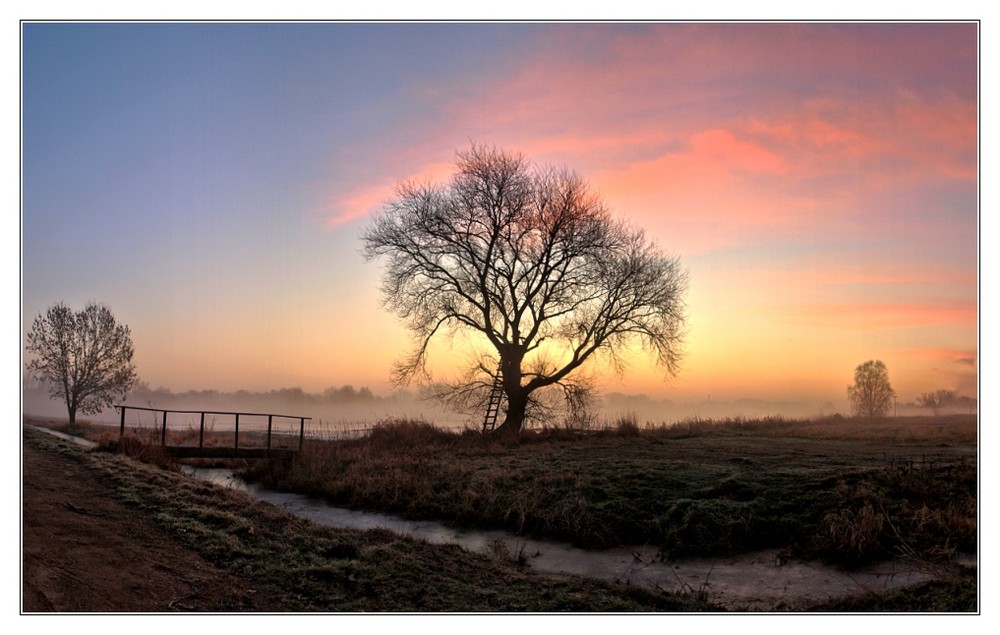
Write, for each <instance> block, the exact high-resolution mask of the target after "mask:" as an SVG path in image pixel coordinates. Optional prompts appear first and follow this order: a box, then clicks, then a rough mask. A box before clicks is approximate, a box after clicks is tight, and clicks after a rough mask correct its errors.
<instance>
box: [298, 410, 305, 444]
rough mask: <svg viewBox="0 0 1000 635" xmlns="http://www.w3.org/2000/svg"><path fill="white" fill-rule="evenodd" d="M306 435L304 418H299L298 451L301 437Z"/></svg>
mask: <svg viewBox="0 0 1000 635" xmlns="http://www.w3.org/2000/svg"><path fill="white" fill-rule="evenodd" d="M305 436H306V418H305V417H300V418H299V452H301V451H302V439H304V438H305Z"/></svg>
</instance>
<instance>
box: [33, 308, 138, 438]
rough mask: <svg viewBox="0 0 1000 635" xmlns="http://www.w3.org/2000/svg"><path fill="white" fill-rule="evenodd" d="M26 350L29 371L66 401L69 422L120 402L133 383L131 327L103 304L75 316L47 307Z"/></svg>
mask: <svg viewBox="0 0 1000 635" xmlns="http://www.w3.org/2000/svg"><path fill="white" fill-rule="evenodd" d="M26 348H27V351H28V353H31V354H33V355H34V359H32V360H31V361H30V362H29V363H28V367H27V368H28V371H29V372H30V373H31V374H32V375H33V376H34V377H35V378H36V379H38V380H41V381H44V382H45V383H46V384H47V385H48V386H49V394H50V396H51V397H53V398H55V399H62V400H63V401H65V402H66V409H67V411H68V413H69V422H70V423H76V414H77V412H79V413H81V414H96V413H98V412H100V411H101V410H103V409H104V408H107V407H109V406H111V405H112V404H113V403H114V400H115V398H116V397H118V398H124V397H125V395H126V394H127V393H128V391H129V390H130V389H131V388H132V386H134V385H135V383H136V380H137V376H136V373H135V366H134V365H133V364H132V354H133V347H132V336H131V333H130V331H129V328H128V327H127V326H125V325H123V324H118V323H117V322H116V321H115V316H114V315H112V313H111V309H109V308H108V307H107V306H105V305H103V304H96V303H93V302H91V303H89V304H87V306H85V307H84V308H83V310H81V311H77V312H74V311H73V310H72V309H70V308H69V307H68V306H66V305H65V304H63V303H61V302H60V303H58V304H55V305H53V306H51V307H49V309H48V310H47V311H46V312H45V313H44V314H41V315H39V316H38V317H36V318H35V321H34V323H33V324H32V325H31V330H30V331H29V332H28V335H27V338H26Z"/></svg>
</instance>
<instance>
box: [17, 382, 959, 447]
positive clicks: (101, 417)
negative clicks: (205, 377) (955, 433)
mask: <svg viewBox="0 0 1000 635" xmlns="http://www.w3.org/2000/svg"><path fill="white" fill-rule="evenodd" d="M22 395H23V397H22V399H23V401H22V412H23V414H24V415H26V416H33V417H51V418H60V419H62V418H65V417H66V406H65V404H64V403H63V402H62V401H60V400H57V399H52V398H50V397H49V394H48V391H47V390H46V389H45V388H44V387H43V386H42V385H40V384H39V383H37V382H28V383H26V384H25V386H24V390H23V392H22ZM124 404H125V405H127V406H131V407H135V408H155V409H166V410H195V411H201V410H206V411H220V412H244V413H261V414H275V415H286V416H288V417H290V418H289V419H281V420H277V421H276V424H275V425H276V427H277V428H284V429H288V430H291V429H292V428H297V426H298V419H297V418H298V417H306V418H308V419H310V421H308V422H307V431H308V432H310V433H311V434H319V435H322V434H325V433H329V434H335V433H337V432H338V431H350V430H359V429H364V428H368V427H370V426H372V425H373V424H375V423H377V422H379V421H384V420H387V419H395V418H411V419H422V420H424V421H427V422H429V423H432V424H434V425H435V426H438V427H441V428H448V429H462V428H472V429H475V430H478V429H480V428H481V426H482V413H471V414H463V413H456V412H453V411H450V410H448V409H445V408H444V407H442V406H441V405H440V404H437V403H435V402H433V401H430V400H427V399H422V398H420V397H419V396H418V395H417V394H416V393H413V392H409V391H397V392H393V393H390V394H378V393H375V392H373V391H371V390H369V389H368V388H366V387H361V388H355V387H353V386H351V385H345V386H342V387H339V388H338V387H330V388H327V389H326V390H324V391H323V392H322V393H309V392H305V391H304V390H302V389H301V388H282V389H274V390H270V391H247V390H238V391H235V392H222V391H218V390H189V391H185V392H178V393H175V392H172V391H170V390H169V389H166V388H156V389H151V388H149V387H148V386H141V387H140V388H139V389H137V390H134V391H133V392H132V393H130V394H129V396H128V398H127V399H126V400H125V401H124ZM975 408H976V404H975V401H974V400H972V399H967V400H965V401H963V402H962V404H961V405H960V406H958V407H953V408H948V409H943V410H942V411H941V414H951V413H961V414H970V413H975ZM838 414H839V415H843V416H848V415H849V414H850V413H849V412H848V411H847V409H846V408H845V407H840V408H838V407H837V406H836V405H835V404H834V403H833V402H831V401H827V402H821V401H808V400H803V401H794V400H786V401H777V400H767V399H754V398H742V399H740V398H738V399H729V400H726V399H711V398H706V399H704V400H701V401H682V400H670V399H657V398H654V397H651V396H649V395H646V394H624V393H620V392H608V393H604V394H602V395H601V396H600V398H599V400H598V403H597V407H596V411H595V416H594V420H593V422H592V425H593V426H594V427H604V426H607V425H612V426H613V425H615V423H616V421H617V420H619V419H620V418H622V417H630V418H633V419H634V420H635V421H637V422H638V423H639V425H642V426H645V425H647V424H648V425H653V426H659V425H664V424H666V425H669V424H673V423H677V422H679V421H685V420H689V419H722V418H729V417H746V418H755V417H771V416H779V417H784V418H786V419H818V418H823V417H829V416H833V415H838ZM889 414H890V416H891V415H893V414H896V415H898V416H910V415H927V414H930V413H929V411H928V410H927V409H926V408H921V407H919V406H917V405H916V404H914V403H912V402H906V403H903V402H899V403H898V405H897V407H896V411H895V413H893V412H890V413H889ZM81 418H82V419H84V420H87V421H92V422H95V423H104V424H107V425H116V424H118V423H119V421H120V418H119V413H118V412H117V411H116V410H115V409H113V408H109V409H107V410H105V411H104V412H101V413H99V414H97V415H86V416H82V417H81ZM170 421H171V427H175V426H185V425H191V426H192V427H194V426H197V425H198V422H197V417H196V416H195V415H172V418H171V419H170ZM210 421H211V422H216V423H218V424H219V425H231V419H227V418H225V417H215V418H214V419H211V418H210ZM242 422H243V423H242V424H241V425H249V426H251V427H253V426H255V425H256V426H259V425H266V419H264V418H249V419H247V418H244V419H242ZM127 423H128V424H129V425H130V426H147V425H148V426H152V425H154V423H153V415H152V413H143V412H142V411H131V410H130V411H129V413H128V418H127ZM536 425H537V424H536ZM548 425H551V426H554V427H558V426H561V425H562V422H560V421H553V422H552V423H551V424H548Z"/></svg>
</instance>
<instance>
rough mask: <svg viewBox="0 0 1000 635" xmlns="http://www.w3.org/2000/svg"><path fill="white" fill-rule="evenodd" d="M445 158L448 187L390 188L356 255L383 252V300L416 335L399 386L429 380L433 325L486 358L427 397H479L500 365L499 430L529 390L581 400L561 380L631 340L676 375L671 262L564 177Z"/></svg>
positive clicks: (612, 357) (521, 165)
mask: <svg viewBox="0 0 1000 635" xmlns="http://www.w3.org/2000/svg"><path fill="white" fill-rule="evenodd" d="M456 167H457V170H456V173H455V175H454V176H453V177H452V179H451V181H450V183H448V184H447V185H430V184H417V183H403V184H400V185H399V186H398V187H397V192H396V196H395V197H394V198H393V199H392V200H390V201H389V202H388V203H387V204H386V206H385V208H384V210H383V213H382V214H381V215H379V216H378V217H376V218H375V220H374V221H373V223H372V225H371V226H370V227H369V228H368V229H367V230H366V231H365V233H364V235H363V240H364V245H365V248H364V254H365V257H366V258H367V259H368V260H372V259H375V258H377V257H382V256H384V257H385V258H386V268H385V272H384V276H383V281H382V292H383V298H384V304H385V306H386V307H387V308H389V309H391V310H392V311H394V312H395V313H396V314H397V315H398V316H399V317H400V318H402V319H403V320H404V321H405V323H406V326H407V327H408V328H409V329H410V330H411V331H412V333H413V335H414V337H415V342H416V346H415V348H414V350H413V351H412V352H411V353H410V354H409V355H408V356H406V357H405V358H403V359H401V360H399V361H398V362H397V364H396V366H395V368H394V371H393V379H394V380H395V381H396V382H397V384H402V385H405V384H406V383H408V382H409V381H410V380H412V379H414V378H418V377H419V378H421V379H428V378H429V375H428V373H427V371H426V366H425V363H426V358H427V353H428V345H429V344H430V342H431V341H432V339H433V338H434V337H435V336H436V335H438V334H439V333H442V332H446V333H449V334H451V335H454V334H456V333H457V332H459V331H467V332H473V333H477V334H481V336H482V337H483V341H482V345H483V346H484V348H485V352H484V354H482V355H480V356H479V357H478V358H477V359H475V360H473V362H472V363H471V364H470V367H471V369H470V371H469V373H467V374H466V375H465V376H464V378H463V379H462V380H459V381H457V382H455V383H452V384H444V385H443V386H444V388H445V390H444V391H441V392H440V393H439V395H438V396H441V397H445V398H447V397H448V396H449V395H450V396H451V397H452V398H453V399H454V400H455V401H457V402H468V400H469V399H471V398H472V396H473V395H476V394H478V395H482V394H483V389H484V388H487V389H488V387H489V385H490V384H491V383H492V381H493V376H494V375H495V374H496V372H497V370H496V369H497V364H499V372H500V374H501V375H502V381H503V389H504V393H505V396H506V401H507V411H506V417H505V419H504V421H503V424H502V425H501V426H500V428H499V431H506V432H514V433H516V432H518V431H520V429H521V427H522V425H523V422H524V420H525V416H526V413H527V412H528V409H529V407H530V406H531V404H532V403H533V400H532V394H533V393H535V391H537V390H539V389H542V388H546V387H552V386H559V387H561V388H562V389H563V391H564V394H565V395H566V397H567V402H568V403H570V404H573V403H576V404H581V403H585V402H586V399H585V396H586V394H587V392H588V391H587V385H586V382H581V381H574V380H573V379H570V377H569V376H570V374H571V373H574V371H577V370H578V369H580V367H581V366H583V364H584V363H585V362H586V361H588V359H591V358H592V357H595V356H601V357H602V358H604V359H605V360H607V361H608V362H609V363H610V365H611V367H612V368H614V369H615V370H617V371H618V372H622V371H623V363H622V359H621V356H620V354H621V352H622V350H623V348H624V347H626V346H628V345H629V344H631V343H633V342H640V343H641V344H643V345H644V347H645V348H646V349H647V350H648V351H650V352H651V353H652V354H653V355H654V356H655V358H656V361H657V362H658V363H659V364H660V365H662V366H663V367H664V368H665V369H666V371H667V372H668V373H670V374H675V373H676V370H677V364H678V361H679V358H680V354H681V351H680V346H681V343H682V330H683V325H684V311H683V310H684V303H683V295H684V293H685V291H686V287H687V274H686V272H685V271H683V270H682V268H681V266H680V264H679V261H678V259H676V258H674V257H666V256H664V255H662V254H661V252H660V250H659V249H658V248H657V247H656V246H655V245H654V244H653V243H651V242H650V241H649V240H647V238H646V237H645V235H644V233H643V231H642V230H640V229H635V228H632V227H629V226H628V225H626V224H625V223H623V222H621V221H619V220H615V219H613V218H612V217H611V215H610V213H609V211H608V209H607V207H606V205H605V204H604V202H603V201H602V200H601V199H600V198H599V197H598V196H597V195H595V194H593V193H591V192H590V191H589V190H588V188H587V186H586V184H585V183H584V182H583V181H582V180H581V179H580V177H578V176H577V175H576V174H574V173H572V172H569V171H566V170H558V169H552V168H537V167H535V166H533V165H532V164H531V163H529V162H528V161H527V160H526V159H525V158H524V157H523V156H521V155H520V154H512V153H508V152H505V151H503V150H500V149H497V148H494V147H487V146H481V145H473V146H472V147H471V148H470V149H469V150H466V151H464V152H459V153H458V160H457V165H456ZM575 376H579V373H577V374H576V375H575Z"/></svg>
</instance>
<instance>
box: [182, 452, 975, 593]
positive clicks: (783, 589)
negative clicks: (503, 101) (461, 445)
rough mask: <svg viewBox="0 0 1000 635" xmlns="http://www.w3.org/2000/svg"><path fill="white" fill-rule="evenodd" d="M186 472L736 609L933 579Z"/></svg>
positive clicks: (327, 512) (297, 507)
mask: <svg viewBox="0 0 1000 635" xmlns="http://www.w3.org/2000/svg"><path fill="white" fill-rule="evenodd" d="M183 469H184V471H185V473H187V474H188V475H190V476H192V477H194V478H197V479H200V480H204V481H209V482H212V483H215V484H217V485H221V486H224V487H229V488H232V489H235V490H239V491H241V492H244V493H246V494H247V495H249V496H251V497H253V498H255V499H257V500H261V501H265V502H268V503H271V504H272V505H275V506H277V507H281V508H283V509H285V510H286V511H288V512H290V513H293V514H296V515H298V516H300V517H302V518H307V519H309V520H311V521H313V522H316V523H319V524H323V525H327V526H330V527H338V528H346V529H358V530H367V529H374V528H381V529H388V530H390V531H394V532H396V533H399V534H402V535H406V536H411V537H413V538H416V539H419V540H424V541H426V542H428V543H433V544H455V545H459V546H461V547H463V548H465V549H468V550H470V551H475V552H479V553H483V552H485V553H496V551H497V549H498V545H500V547H499V548H500V549H503V550H505V551H506V552H507V553H509V554H511V555H512V556H513V557H517V556H518V555H519V554H522V555H523V556H524V558H525V560H526V561H527V563H528V565H529V566H530V567H531V569H532V570H534V571H536V572H538V573H544V574H551V575H579V576H587V577H592V578H599V579H604V580H612V581H618V582H625V583H629V584H637V585H642V586H645V587H649V588H653V589H661V590H663V591H671V592H689V593H704V595H705V596H706V597H707V598H708V599H709V600H710V601H713V602H715V603H717V604H719V605H721V606H724V607H726V608H727V609H730V610H736V611H771V610H792V611H794V610H803V609H806V608H808V607H810V606H815V605H816V604H818V603H820V602H823V601H826V600H830V599H835V598H841V597H847V596H850V595H856V594H858V593H863V592H882V591H886V590H889V589H894V588H899V587H903V586H908V585H911V584H916V583H918V582H923V581H925V580H929V579H931V577H932V576H930V575H928V574H926V573H924V572H922V571H920V570H918V569H917V568H916V567H914V566H912V565H910V564H908V563H904V562H901V561H897V562H887V563H882V564H878V565H875V566H871V567H867V568H865V569H861V570H853V571H850V572H846V571H841V570H839V569H835V568H831V567H826V566H823V565H821V564H819V563H814V562H801V561H796V560H785V559H783V558H781V557H780V554H779V551H777V550H769V551H761V552H756V553H750V554H742V555H739V556H736V557H731V558H712V559H707V558H688V559H683V560H678V561H674V562H659V561H657V558H656V549H655V548H650V547H635V548H616V549H607V550H603V551H590V550H584V549H578V548H576V547H572V546H570V545H568V544H564V543H559V542H553V541H546V540H535V539H528V538H523V537H521V536H517V535H515V534H511V533H509V532H504V531H479V530H461V529H454V528H452V527H448V526H447V525H444V524H442V523H440V522H436V521H414V520H407V519H404V518H400V517H398V516H393V515H389V514H378V513H369V512H361V511H356V510H350V509H344V508H340V507H333V506H331V505H328V504H327V503H325V502H324V501H322V500H319V499H316V498H312V497H309V496H305V495H302V494H291V493H285V492H273V491H269V490H264V489H260V488H258V487H256V486H254V485H253V484H249V483H246V482H244V481H242V480H240V479H238V478H236V477H234V476H233V474H232V472H231V471H229V470H225V469H206V468H192V467H188V466H185V467H184V468H183ZM973 562H974V560H973Z"/></svg>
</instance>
